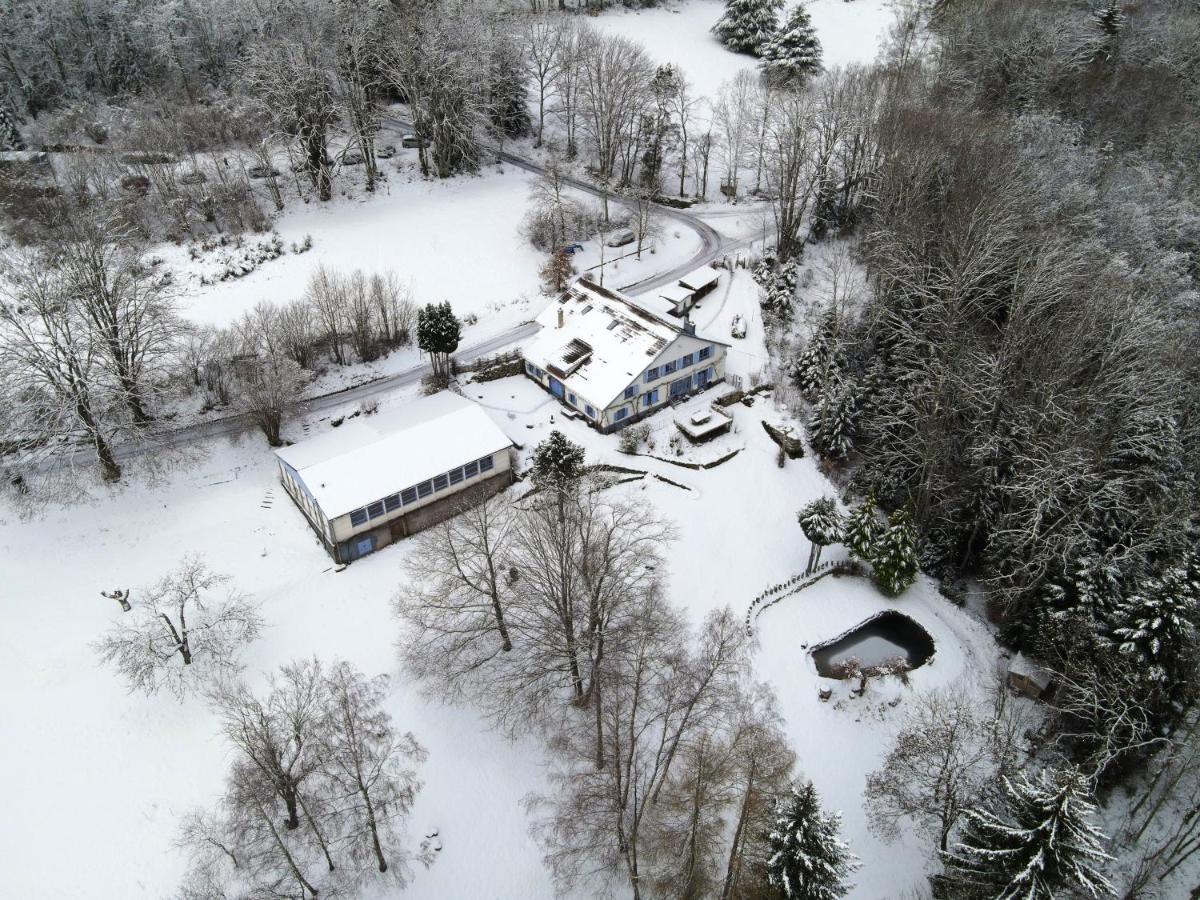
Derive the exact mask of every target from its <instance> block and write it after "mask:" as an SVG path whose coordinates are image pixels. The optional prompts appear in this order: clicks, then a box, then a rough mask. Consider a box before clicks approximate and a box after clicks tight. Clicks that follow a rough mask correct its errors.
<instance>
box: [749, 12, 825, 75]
mask: <svg viewBox="0 0 1200 900" xmlns="http://www.w3.org/2000/svg"><path fill="white" fill-rule="evenodd" d="M760 55H761V57H762V70H763V76H764V77H765V78H766V79H767V81H768V82H770V83H771V84H777V85H794V84H803V83H804V82H805V81H806V80H808V79H809V78H811V77H813V76H814V75H816V74H817V73H818V72H820V71H821V42H820V40H818V39H817V29H816V28H814V27H813V23H812V18H811V17H810V16H809V14H808V9H807V8H806V7H805V6H804V4H800V5H798V6H797V7H796V8H795V9H794V10H792V14H791V16H789V17H788V20H787V23H786V24H785V25H784V26H783V28H782V29H780V30H779V31H778V32H776V33H775V35H774V36H773V37H771V38H770V39H768V40H767V42H766V43H765V44H764V45H763V46H762V51H761V53H760Z"/></svg>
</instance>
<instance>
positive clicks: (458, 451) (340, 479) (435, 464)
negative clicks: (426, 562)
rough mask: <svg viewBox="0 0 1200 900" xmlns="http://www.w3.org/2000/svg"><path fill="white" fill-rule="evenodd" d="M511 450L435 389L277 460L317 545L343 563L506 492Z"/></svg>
mask: <svg viewBox="0 0 1200 900" xmlns="http://www.w3.org/2000/svg"><path fill="white" fill-rule="evenodd" d="M512 445H513V443H512V441H511V440H509V438H508V436H507V435H506V434H505V433H504V432H503V431H501V430H500V428H499V426H498V425H496V423H495V422H494V421H492V418H491V416H489V415H488V414H487V413H486V412H484V410H483V409H482V408H481V407H480V406H479V405H478V404H476V403H474V402H472V401H471V400H468V399H467V398H465V397H462V396H459V395H458V394H453V393H450V392H449V391H442V392H441V393H439V394H434V395H433V396H431V397H422V398H421V399H420V400H415V401H413V402H412V403H409V404H406V405H405V406H403V407H401V408H399V409H397V410H394V411H392V412H387V413H379V414H377V415H374V416H360V417H358V418H356V419H351V420H349V421H347V422H345V423H344V424H343V425H341V426H340V427H339V428H335V429H333V430H332V431H329V432H327V433H326V434H322V435H319V436H318V437H314V438H310V439H309V440H307V441H301V442H300V443H298V444H292V445H291V446H290V447H283V448H281V449H279V450H276V451H275V455H276V456H277V457H278V459H279V477H280V480H281V481H282V482H283V486H284V488H285V489H286V490H287V492H288V494H289V496H291V498H292V500H294V501H295V502H296V505H297V506H298V507H300V511H301V512H303V513H304V516H305V518H306V519H308V523H309V525H311V526H312V528H313V530H314V531H315V532H316V533H317V535H318V536H319V537H320V538H321V543H322V544H324V545H325V549H326V550H328V551H329V554H330V555H331V556H332V557H333V558H334V559H335V560H337V561H338V562H350V561H351V560H355V559H358V558H359V557H360V556H364V555H366V554H368V553H371V552H373V551H375V550H378V549H379V548H380V547H384V546H387V545H388V544H390V543H392V542H393V541H395V540H399V539H400V538H403V537H407V536H408V535H410V534H412V533H414V532H416V531H420V530H421V529H422V528H428V527H429V526H430V525H434V524H436V523H437V522H440V521H442V520H444V519H446V518H448V517H449V516H451V515H453V514H454V513H455V511H457V510H458V509H460V508H461V507H462V505H463V504H465V503H471V502H478V501H480V500H482V499H484V498H486V497H489V496H491V495H492V494H494V493H496V492H497V491H500V490H502V489H503V488H505V487H507V486H508V485H509V484H511V483H512V477H513V473H512V460H511V458H510V448H511V447H512Z"/></svg>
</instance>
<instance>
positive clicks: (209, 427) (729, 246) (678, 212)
mask: <svg viewBox="0 0 1200 900" xmlns="http://www.w3.org/2000/svg"><path fill="white" fill-rule="evenodd" d="M384 120H385V121H386V122H387V123H388V124H390V125H392V126H393V127H395V128H397V129H399V130H401V131H411V130H412V125H411V124H410V123H408V122H406V121H404V120H403V119H399V118H396V117H394V116H386V117H384ZM498 156H499V158H500V159H501V160H503V161H504V162H506V163H508V164H510V165H513V166H516V167H517V168H520V169H524V170H525V171H527V172H532V173H534V174H536V175H542V174H545V171H546V170H545V168H543V167H542V166H540V165H538V164H537V163H536V162H533V161H532V160H528V159H525V158H523V157H520V156H516V155H514V154H512V153H508V152H506V151H502V152H499V153H498ZM565 181H566V182H567V183H568V184H570V185H571V187H573V188H575V189H576V190H579V191H582V192H584V193H587V194H591V195H592V196H594V197H603V196H604V191H602V190H601V189H600V188H597V187H596V186H594V185H592V184H589V183H588V182H586V181H583V180H581V179H577V178H572V177H568V178H566V179H565ZM608 197H609V200H610V202H613V203H617V204H619V205H623V206H627V207H628V206H632V201H630V200H628V199H626V198H624V197H622V196H621V195H619V194H616V193H612V192H610V193H609V195H608ZM656 206H657V208H658V212H659V214H660V215H661V216H663V217H664V218H667V219H670V220H671V221H674V222H677V223H678V224H680V225H681V226H683V227H684V228H690V229H691V230H692V231H694V232H696V234H697V235H698V236H699V238H700V249H699V250H698V251H696V253H695V254H694V255H693V256H692V257H691V258H690V259H688V260H687V261H686V262H684V263H682V264H680V265H678V266H675V267H674V268H672V269H669V270H667V271H665V272H661V273H659V274H657V275H652V276H650V277H649V278H644V279H642V280H641V281H636V282H633V283H632V284H627V285H623V286H622V287H621V288H620V290H622V291H627V292H629V293H630V294H633V295H634V296H636V295H638V294H645V293H649V292H650V291H652V290H654V289H655V288H658V287H662V286H663V285H664V284H672V283H674V282H675V281H678V280H679V278H680V277H682V276H683V275H686V274H687V273H688V272H690V271H692V270H693V269H695V268H698V267H699V266H702V265H705V264H707V263H710V262H712V261H713V260H715V259H719V258H720V257H722V256H724V255H726V254H728V253H732V252H734V251H736V250H739V249H741V248H743V247H746V246H748V245H750V244H751V243H753V242H754V241H756V240H759V239H761V235H759V236H751V237H742V238H729V237H726V236H724V235H722V234H721V233H720V232H719V231H717V230H716V229H715V228H713V227H712V226H711V225H709V224H708V223H707V222H705V221H704V220H703V219H702V218H701V217H699V216H697V215H695V214H693V213H690V212H688V211H687V210H682V209H674V208H673V207H669V206H662V205H660V204H656ZM709 215H712V214H711V213H710V214H709ZM539 327H540V326H538V325H537V323H535V322H525V323H522V324H520V325H517V326H516V327H514V328H510V329H508V330H507V331H503V332H501V333H500V334H497V335H495V336H494V337H491V338H488V339H487V340H484V341H480V342H479V343H477V344H472V345H470V346H467V347H464V348H463V349H462V350H460V351H459V352H458V353H456V354H454V356H455V358H456V359H459V360H462V361H463V362H469V361H471V360H473V359H476V358H478V357H480V356H486V355H488V354H491V353H496V352H498V351H500V350H503V349H505V348H507V347H511V346H512V345H513V344H516V343H518V342H520V341H524V340H525V339H527V338H530V337H533V335H535V334H537V332H538V330H539ZM429 371H430V368H429V364H428V363H421V364H420V365H416V366H412V367H411V368H408V369H405V370H404V371H402V372H396V373H394V374H391V375H385V376H383V377H381V378H376V379H374V380H373V381H368V382H364V383H363V384H357V385H354V386H352V387H348V388H343V389H341V390H338V391H333V392H330V393H328V394H322V395H320V396H318V397H312V398H310V399H308V400H306V401H305V402H304V403H303V404H302V405H301V409H300V414H301V416H306V417H307V416H314V415H319V414H320V413H323V412H328V411H330V410H333V409H336V408H338V407H340V406H343V405H345V404H347V403H354V402H361V401H363V400H368V399H370V398H372V397H378V396H380V395H381V394H386V393H388V392H389V391H393V390H395V389H396V388H400V387H407V386H409V385H413V384H416V383H417V382H419V381H420V380H421V379H422V378H424V377H425V376H426V375H427V374H429ZM252 427H253V423H252V422H251V421H250V418H249V417H248V416H246V415H242V414H238V415H231V416H223V417H221V418H214V419H209V420H206V421H200V422H194V423H191V424H188V425H184V426H181V427H179V428H163V429H160V430H155V431H152V432H151V433H150V434H148V435H147V439H146V440H145V441H139V442H136V443H125V444H120V445H118V446H117V447H116V448H114V452H115V454H116V457H117V459H118V460H122V459H129V458H131V457H133V456H137V455H139V454H141V453H145V452H147V451H149V450H154V449H159V448H164V447H176V446H180V445H183V444H191V443H195V442H197V441H202V440H207V439H209V438H215V437H225V436H229V435H233V434H237V433H239V432H242V431H246V430H248V429H250V428H252ZM87 454H88V451H87V450H80V451H78V453H77V455H78V456H80V457H83V456H86V455H87Z"/></svg>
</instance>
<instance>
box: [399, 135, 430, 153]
mask: <svg viewBox="0 0 1200 900" xmlns="http://www.w3.org/2000/svg"><path fill="white" fill-rule="evenodd" d="M400 146H401V147H408V148H409V149H410V150H411V149H415V148H417V147H428V146H429V141H426V140H422V139H421V138H419V137H417V136H416V135H415V134H410V135H406V136H405V137H403V138H402V139H401V140H400Z"/></svg>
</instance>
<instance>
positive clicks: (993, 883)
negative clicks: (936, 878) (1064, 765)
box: [943, 770, 1112, 900]
mask: <svg viewBox="0 0 1200 900" xmlns="http://www.w3.org/2000/svg"><path fill="white" fill-rule="evenodd" d="M1003 786H1004V794H1005V800H1006V803H1005V805H1006V806H1007V811H1006V815H997V814H996V813H995V812H992V811H991V810H988V809H984V808H982V807H975V808H972V809H970V810H968V811H967V813H966V819H967V824H966V829H965V831H964V834H963V837H962V840H961V841H959V842H958V843H957V844H956V845H955V846H954V847H952V848H951V849H950V850H949V851H948V852H947V854H946V856H945V863H946V875H945V876H944V878H943V884H944V885H945V886H947V887H948V888H949V889H950V890H951V892H952V893H951V894H950V895H951V896H955V897H986V898H989V900H993V898H994V900H1053V898H1055V897H1062V896H1065V894H1066V893H1067V892H1068V891H1070V892H1073V893H1072V896H1074V895H1076V894H1079V895H1082V896H1086V897H1107V896H1110V895H1111V894H1112V885H1111V884H1110V883H1109V881H1108V879H1107V878H1105V877H1104V875H1103V873H1102V872H1101V871H1100V867H1101V866H1102V865H1103V864H1104V863H1105V861H1106V860H1108V859H1110V857H1109V856H1108V854H1107V853H1105V852H1104V844H1105V842H1106V841H1107V838H1106V836H1105V835H1104V833H1103V832H1101V831H1100V829H1099V828H1097V827H1096V826H1095V825H1094V824H1093V822H1092V817H1093V814H1094V813H1095V809H1096V808H1095V806H1094V805H1093V804H1092V803H1091V802H1090V801H1089V800H1088V797H1087V790H1086V785H1085V782H1084V779H1083V777H1082V776H1081V775H1080V774H1079V773H1078V772H1076V771H1074V770H1067V771H1063V772H1054V771H1051V772H1050V773H1049V774H1047V773H1046V772H1043V773H1041V774H1040V775H1039V777H1038V778H1037V779H1031V778H1029V776H1028V775H1027V774H1026V773H1022V774H1021V776H1020V777H1019V778H1018V779H1017V780H1016V781H1010V780H1009V779H1007V778H1005V779H1004V780H1003Z"/></svg>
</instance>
